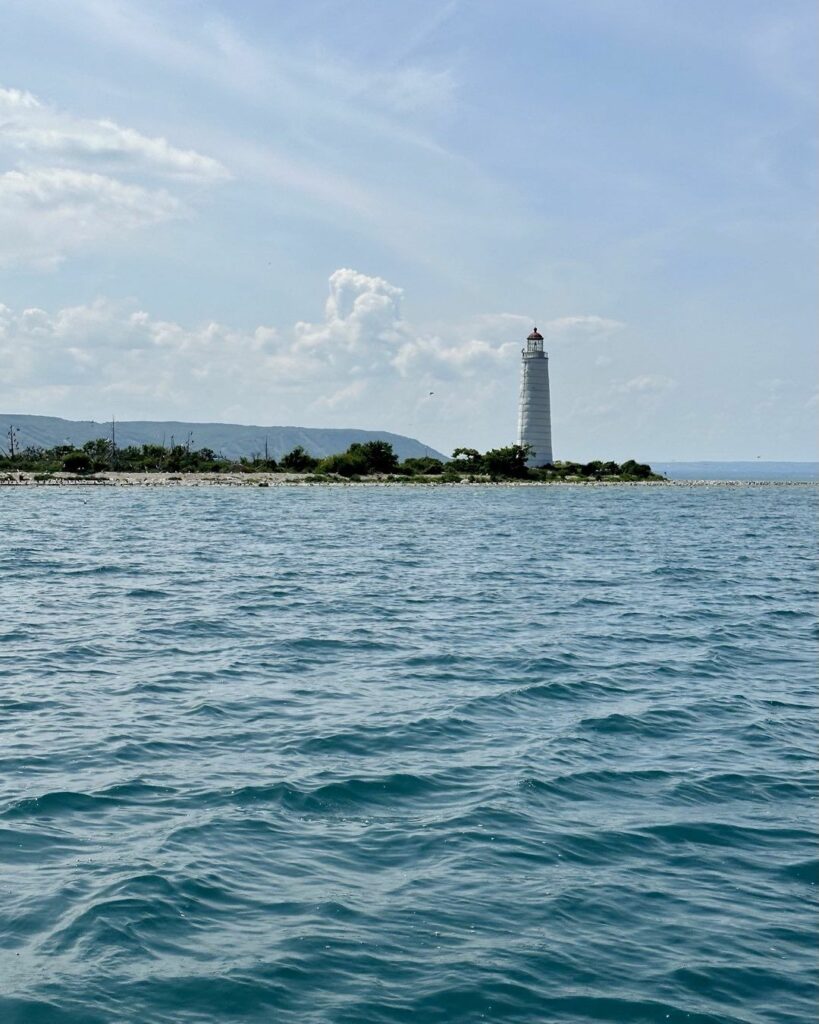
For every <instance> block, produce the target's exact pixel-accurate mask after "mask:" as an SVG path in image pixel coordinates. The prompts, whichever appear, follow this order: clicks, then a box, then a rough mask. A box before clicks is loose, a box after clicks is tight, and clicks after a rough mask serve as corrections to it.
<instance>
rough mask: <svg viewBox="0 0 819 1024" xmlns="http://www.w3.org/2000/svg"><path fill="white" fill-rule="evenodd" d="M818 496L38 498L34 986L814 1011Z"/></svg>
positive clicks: (7, 628) (489, 1008) (26, 929)
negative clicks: (815, 524)
mask: <svg viewBox="0 0 819 1024" xmlns="http://www.w3.org/2000/svg"><path fill="white" fill-rule="evenodd" d="M815 496H816V491H815V490H814V489H813V488H775V487H771V488H737V489H730V488H708V489H705V488H701V489H684V488H683V489H680V488H673V489H667V490H666V489H643V488H609V489H571V488H565V489H564V488H546V489H516V488H502V487H499V488H473V487H466V486H462V487H455V488H444V489H427V488H417V489H416V488H403V489H401V488H392V489H388V488H384V489H354V488H347V489H345V488H338V489H329V488H278V489H277V488H271V489H267V490H263V489H256V488H253V489H247V490H230V489H224V490H221V489H204V490H203V489H198V490H184V491H183V490H173V489H167V490H161V491H151V490H146V489H134V490H123V489H111V490H100V491H92V490H82V489H78V490H72V491H69V490H64V489H59V490H56V489H49V490H33V489H22V488H21V489H19V490H14V491H11V490H6V491H3V492H0V544H2V548H0V551H1V552H2V553H0V581H1V583H0V600H1V601H2V619H1V620H0V673H2V677H3V681H2V685H1V686H0V773H1V774H0V865H2V867H1V873H0V943H1V944H2V947H3V953H2V956H0V992H2V997H0V1018H2V1020H3V1021H4V1022H5V1024H23V1022H24V1024H33V1022H37V1024H69V1022H70V1024H98V1022H106V1024H107V1022H111V1024H122V1022H128V1024H130V1022H135V1024H136V1022H139V1024H159V1022H169V1024H170V1022H173V1024H180V1022H182V1024H185V1022H191V1024H192V1022H196V1024H217V1022H220V1024H221V1022H226V1021H249V1022H262V1021H264V1022H268V1021H276V1022H285V1024H290V1022H293V1024H295V1022H299V1024H304V1022H306V1024H314V1022H330V1021H332V1022H349V1024H367V1022H404V1021H407V1022H408V1021H423V1022H428V1021H431V1022H441V1021H447V1022H450V1021H458V1022H467V1021H468V1022H472V1021H476V1022H477V1021H515V1022H532V1024H542V1022H571V1024H583V1022H589V1021H627V1022H630V1024H639V1022H643V1021H647V1022H655V1021H656V1022H663V1024H664V1022H668V1021H670V1022H686V1024H706V1022H739V1021H742V1022H747V1024H763V1022H764V1024H771V1022H799V1024H804V1022H805V1021H807V1020H810V1019H812V1018H813V1011H814V1007H813V997H814V996H815V995H816V985H815V982H816V977H815V965H814V954H813V942H812V937H811V931H812V928H813V925H814V924H815V903H816V889H815V879H816V869H817V849H816V843H815V840H814V837H813V831H814V828H813V816H812V805H811V802H810V800H811V798H812V797H813V796H814V790H815V786H816V781H815V776H814V775H813V773H812V764H811V760H812V757H813V746H814V743H815V732H816V730H815V712H814V708H815V702H816V695H815V688H814V680H813V673H812V668H813V665H812V661H813V657H814V654H815V636H816V632H815V631H816V617H815V610H816V609H815V604H814V602H813V582H814V581H813V577H812V575H811V573H812V571H813V568H814V567H813V565H812V559H813V557H814V552H813V544H812V541H813V537H812V514H813V508H814V505H815Z"/></svg>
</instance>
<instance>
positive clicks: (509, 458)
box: [0, 438, 663, 483]
mask: <svg viewBox="0 0 819 1024" xmlns="http://www.w3.org/2000/svg"><path fill="white" fill-rule="evenodd" d="M527 455H528V449H527V448H526V447H523V446H521V445H517V444H513V445H509V446H507V447H505V448H492V449H490V450H489V451H486V452H483V453H481V452H479V451H477V449H475V448H456V449H455V451H454V452H453V453H452V458H451V459H450V460H448V461H447V462H443V461H442V460H440V459H436V458H433V457H432V456H423V457H420V458H418V457H416V458H410V459H404V461H403V462H399V460H398V457H397V456H396V454H395V452H394V451H393V448H392V445H390V444H388V443H387V442H386V441H367V442H365V443H363V444H361V443H356V444H352V445H350V447H349V448H348V449H347V451H346V452H340V453H338V454H336V455H328V456H327V457H326V458H323V459H319V458H316V457H315V456H313V455H310V453H309V452H307V451H305V450H304V448H302V447H296V448H294V449H293V450H292V451H291V452H288V453H287V454H286V455H283V456H282V457H281V458H280V459H279V460H278V461H277V460H275V459H271V458H263V457H262V456H261V455H254V456H252V457H250V458H241V459H238V460H235V459H227V458H225V457H224V456H223V455H219V454H217V453H216V452H213V451H212V450H211V449H210V448H199V449H194V448H193V447H192V445H190V444H187V445H180V444H172V445H170V446H169V447H166V446H165V445H158V444H144V445H141V446H130V447H127V448H118V447H115V446H114V445H113V444H112V443H111V442H110V441H109V440H106V439H105V438H98V439H97V440H95V441H88V442H87V443H86V444H84V445H83V446H82V447H81V448H74V447H73V446H71V445H60V446H58V447H56V448H37V447H28V448H15V449H14V450H13V451H9V452H4V451H2V450H0V471H13V470H18V471H24V472H31V473H36V474H38V475H39V476H41V477H47V476H48V475H50V474H53V473H70V474H73V475H75V476H90V475H92V474H95V473H106V472H108V473H112V472H113V473H117V472H119V473H299V474H305V475H309V478H310V480H313V481H316V480H322V481H330V480H337V479H347V480H355V479H361V478H362V477H372V476H379V477H388V478H393V479H403V480H406V481H407V482H410V481H416V482H425V481H426V482H433V481H442V482H446V483H455V482H459V481H462V480H466V481H480V480H490V481H502V480H531V481H559V480H569V481H592V480H608V481H616V480H628V481H633V480H661V479H663V478H662V477H660V476H658V475H657V474H656V473H654V472H652V469H651V467H650V466H648V465H646V464H645V463H641V462H635V461H634V460H633V459H629V460H628V461H627V462H623V463H620V464H618V463H616V462H601V461H599V460H598V461H595V462H586V463H579V462H555V463H554V464H553V465H549V466H543V467H540V468H537V469H530V468H528V467H527V465H526V459H527Z"/></svg>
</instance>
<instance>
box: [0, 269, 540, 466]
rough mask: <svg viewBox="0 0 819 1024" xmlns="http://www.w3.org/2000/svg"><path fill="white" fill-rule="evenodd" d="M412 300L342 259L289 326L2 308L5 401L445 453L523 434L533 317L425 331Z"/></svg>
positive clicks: (64, 411)
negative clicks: (364, 432)
mask: <svg viewBox="0 0 819 1024" xmlns="http://www.w3.org/2000/svg"><path fill="white" fill-rule="evenodd" d="M402 299H403V292H402V290H401V289H400V288H399V287H397V286H395V285H393V284H391V283H390V282H389V281H386V280H385V279H384V278H381V277H378V276H371V275H368V274H363V273H361V272H359V271H356V270H352V269H349V268H342V269H339V270H337V271H335V272H334V273H333V274H332V275H331V276H330V279H329V291H328V297H327V302H326V306H325V314H324V317H323V318H322V319H321V320H320V321H318V322H305V321H301V322H298V323H296V324H293V325H292V326H289V327H288V326H285V327H273V326H267V325H261V326H258V327H256V328H254V329H250V330H243V329H237V328H233V327H229V326H226V325H224V324H220V323H214V322H211V323H206V324H200V325H196V326H189V325H185V324H181V323H177V322H173V321H164V320H159V319H157V318H155V317H153V316H151V315H150V313H148V312H146V311H144V310H138V309H134V308H133V307H131V308H128V307H123V306H122V305H118V304H114V303H110V302H106V301H104V300H99V301H97V302H95V303H92V304H89V305H82V306H75V307H68V308H65V309H61V310H58V311H57V312H55V313H50V312H47V311H45V310H41V309H27V310H21V311H14V310H12V309H10V308H8V307H0V365H2V366H3V367H4V368H5V373H4V374H3V376H2V379H0V408H3V407H5V408H7V409H17V410H20V411H26V412H33V413H50V414H52V415H64V416H68V417H78V418H88V417H94V416H107V415H110V413H111V411H112V410H113V411H114V412H115V414H116V415H117V416H118V417H119V418H121V419H126V418H153V419H170V418H181V419H206V420H234V421H236V420H238V421H240V422H257V423H290V424H300V425H304V426H310V425H313V426H315V425H323V426H359V427H370V428H373V429H379V428H380V429H386V430H394V431H397V432H399V433H406V434H411V435H415V436H422V437H425V438H427V439H429V440H430V441H431V442H432V443H435V444H438V445H441V446H443V447H444V448H446V447H449V448H452V447H455V446H456V445H457V444H464V443H469V444H475V445H478V446H480V445H484V446H487V445H490V444H495V443H509V442H511V441H513V440H514V432H515V416H516V403H517V387H518V373H519V359H520V355H519V354H520V347H521V344H522V341H523V339H524V338H525V336H526V334H527V333H528V330H529V329H530V326H531V325H530V321H529V319H528V318H526V317H523V316H521V315H519V314H500V315H493V316H488V317H478V318H476V319H475V320H473V321H472V322H470V323H467V324H457V323H455V324H449V325H438V326H437V327H436V329H435V330H434V331H433V330H423V329H419V328H418V327H415V326H413V325H412V324H411V323H410V322H408V321H407V320H406V319H405V318H404V316H403V313H402V309H401V304H402ZM481 325H483V328H485V329H482V326H481Z"/></svg>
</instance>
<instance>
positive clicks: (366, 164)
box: [0, 0, 818, 459]
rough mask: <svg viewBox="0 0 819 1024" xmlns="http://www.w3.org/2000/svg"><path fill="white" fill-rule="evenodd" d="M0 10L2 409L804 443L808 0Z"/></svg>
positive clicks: (808, 324) (808, 330) (694, 442)
mask: <svg viewBox="0 0 819 1024" xmlns="http://www.w3.org/2000/svg"><path fill="white" fill-rule="evenodd" d="M0 20H1V21H2V31H0V90H2V92H0V360H2V362H1V363H0V365H2V366H3V367H4V370H3V372H2V373H0V409H2V410H3V411H9V412H21V413H22V412H28V413H31V412H35V413H44V414H53V415H65V416H69V417H76V418H98V419H104V418H106V417H108V416H110V415H111V413H112V412H113V413H115V414H116V415H117V416H118V417H119V418H120V419H127V418H161V419H170V418H186V419H198V420H232V421H240V422H257V423H271V424H294V423H295V424H301V425H310V426H351V427H352V426H356V427H370V428H383V429H387V430H392V431H397V432H400V433H410V434H413V435H416V436H419V437H421V438H422V439H423V440H425V441H426V442H427V443H429V444H431V445H434V446H436V447H438V448H441V449H443V450H448V449H451V448H452V447H454V446H455V445H458V444H468V445H474V446H476V447H486V446H490V445H496V444H504V443H509V442H511V441H513V440H514V439H515V420H516V406H517V388H518V372H519V349H520V345H521V342H522V339H523V338H524V337H525V335H526V334H527V333H528V331H529V329H530V327H531V325H532V323H535V322H536V323H537V324H538V325H539V326H540V327H541V330H543V332H544V334H545V335H546V338H547V347H548V349H549V352H550V357H551V372H552V391H553V407H554V408H553V418H554V425H553V426H554V438H555V453H556V457H564V458H591V457H598V456H602V457H614V458H617V457H621V458H625V457H629V456H634V457H638V458H648V459H651V458H654V459H668V458H678V459H687V458H690V459H699V458H755V457H757V456H761V457H763V458H772V459H810V458H815V457H816V455H815V440H814V438H815V425H816V417H817V411H818V410H817V397H816V377H817V374H816V357H815V332H816V301H815V300H816V296H815V283H814V276H815V264H816V260H815V224H814V209H815V198H816V195H815V193H816V188H815V185H816V182H815V158H816V154H815V142H816V140H815V130H814V123H815V114H816V111H815V85H816V81H815V80H816V68H815V55H814V49H813V46H814V43H813V40H814V38H815V35H816V27H817V26H816V14H815V9H814V4H813V3H812V2H802V0H780V2H779V3H776V4H773V3H770V2H769V0H765V2H755V0H719V2H717V3H714V2H713V0H712V2H709V3H705V2H700V0H685V2H682V0H678V2H667V0H651V2H646V0H640V2H628V0H616V2H614V0H610V2H609V0H571V2H569V0H561V2H556V0H531V2H529V0H507V2H506V3H498V2H495V0H491V2H489V0H470V2H466V0H461V2H457V0H451V2H445V0H437V2H421V0H402V2H401V3H397V2H396V3H393V2H386V0H378V2H376V0H373V2H342V0H314V2H309V0H304V2H301V3H299V4H293V3H289V2H288V3H284V2H281V3H278V2H267V3H261V2H258V3H257V2H233V3H230V4H228V3H218V2H212V0H186V2H183V0H177V2H173V0H165V2H163V3H153V2H152V0H139V2H136V0H130V2H129V0H72V3H71V4H65V3H58V2H54V0H0Z"/></svg>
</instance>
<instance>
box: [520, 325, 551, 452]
mask: <svg viewBox="0 0 819 1024" xmlns="http://www.w3.org/2000/svg"><path fill="white" fill-rule="evenodd" d="M521 355H522V356H523V365H522V366H521V375H520V414H519V418H518V444H529V445H531V446H532V450H531V452H530V453H529V458H528V459H527V460H526V465H527V466H545V465H546V464H547V463H550V462H551V461H552V411H551V406H550V402H549V356H548V355H547V354H546V353H545V352H544V351H543V335H542V334H541V333H540V331H538V329H537V327H536V328H535V329H534V330H533V331H532V333H531V334H530V335H529V337H528V338H527V339H526V348H525V349H523V351H522V353H521Z"/></svg>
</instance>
